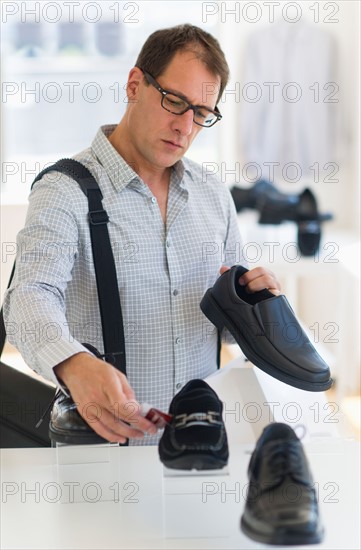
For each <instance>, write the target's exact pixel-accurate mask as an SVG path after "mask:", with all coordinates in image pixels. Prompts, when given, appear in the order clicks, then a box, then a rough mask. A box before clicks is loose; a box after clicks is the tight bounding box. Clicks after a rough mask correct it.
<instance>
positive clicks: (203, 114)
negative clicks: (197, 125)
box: [196, 109, 210, 120]
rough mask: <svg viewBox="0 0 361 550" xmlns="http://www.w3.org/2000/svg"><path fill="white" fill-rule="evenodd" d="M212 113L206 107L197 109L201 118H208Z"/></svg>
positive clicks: (197, 113)
mask: <svg viewBox="0 0 361 550" xmlns="http://www.w3.org/2000/svg"><path fill="white" fill-rule="evenodd" d="M209 115H210V112H209V111H207V110H205V109H197V110H196V117H197V118H199V119H202V120H204V119H206V118H207V117H208V116H209Z"/></svg>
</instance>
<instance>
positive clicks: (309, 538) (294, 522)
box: [241, 423, 324, 545]
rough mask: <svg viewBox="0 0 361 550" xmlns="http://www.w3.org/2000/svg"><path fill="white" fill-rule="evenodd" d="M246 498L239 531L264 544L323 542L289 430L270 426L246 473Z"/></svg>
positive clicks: (309, 484) (306, 471) (305, 468)
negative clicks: (247, 483) (247, 479)
mask: <svg viewBox="0 0 361 550" xmlns="http://www.w3.org/2000/svg"><path fill="white" fill-rule="evenodd" d="M248 478H249V485H248V492H247V497H246V503H245V508H244V512H243V515H242V517H241V529H242V531H243V532H244V534H245V535H247V536H248V537H250V538H251V539H253V540H256V541H258V542H262V543H265V544H276V545H295V544H297V545H303V544H317V543H319V542H321V541H322V539H323V535H324V531H323V527H322V524H321V520H320V516H319V510H318V502H317V497H316V491H315V487H314V482H313V479H312V474H311V471H310V467H309V464H308V461H307V458H306V455H305V452H304V450H303V447H302V444H301V442H300V440H299V439H298V437H297V436H296V434H295V433H294V431H293V430H292V428H290V426H288V425H287V424H283V423H273V424H269V425H268V426H267V427H266V428H265V429H264V430H263V432H262V435H261V437H260V438H259V440H258V441H257V444H256V448H255V450H254V451H253V454H252V457H251V460H250V463H249V467H248Z"/></svg>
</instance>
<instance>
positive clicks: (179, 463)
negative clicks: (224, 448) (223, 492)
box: [161, 454, 228, 470]
mask: <svg viewBox="0 0 361 550" xmlns="http://www.w3.org/2000/svg"><path fill="white" fill-rule="evenodd" d="M161 462H162V464H164V466H166V467H167V468H170V469H172V470H221V469H222V468H224V467H225V466H227V464H228V459H227V460H221V459H219V458H216V457H212V456H209V455H205V454H192V455H187V456H179V457H177V458H171V459H165V458H162V459H161Z"/></svg>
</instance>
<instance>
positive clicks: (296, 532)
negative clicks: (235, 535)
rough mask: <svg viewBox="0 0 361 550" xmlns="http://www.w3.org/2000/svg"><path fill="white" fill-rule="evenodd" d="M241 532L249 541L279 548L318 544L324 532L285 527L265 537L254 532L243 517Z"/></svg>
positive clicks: (263, 534)
mask: <svg viewBox="0 0 361 550" xmlns="http://www.w3.org/2000/svg"><path fill="white" fill-rule="evenodd" d="M240 526H241V531H242V532H243V533H244V534H245V535H246V536H247V537H249V538H250V539H252V540H255V541H257V542H261V543H263V544H273V545H280V546H294V545H303V544H318V543H320V542H322V541H323V537H324V530H323V529H319V530H317V531H310V530H307V529H306V528H305V530H304V531H302V530H300V529H297V528H296V527H295V528H294V529H292V527H289V526H288V527H287V529H286V528H285V529H281V528H280V529H279V530H278V531H275V532H274V533H272V535H266V534H265V533H262V532H259V531H255V530H254V529H252V527H251V526H250V525H248V523H247V522H246V520H245V519H244V517H243V516H242V517H241V522H240Z"/></svg>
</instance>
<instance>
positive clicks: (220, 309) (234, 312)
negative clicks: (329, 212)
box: [200, 265, 332, 391]
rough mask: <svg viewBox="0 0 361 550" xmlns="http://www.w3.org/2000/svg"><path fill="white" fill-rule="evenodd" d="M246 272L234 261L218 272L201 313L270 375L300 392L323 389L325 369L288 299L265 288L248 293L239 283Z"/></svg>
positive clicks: (327, 380) (327, 385) (327, 381)
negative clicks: (224, 269) (230, 266)
mask: <svg viewBox="0 0 361 550" xmlns="http://www.w3.org/2000/svg"><path fill="white" fill-rule="evenodd" d="M246 271H248V270H247V269H245V268H244V267H242V266H237V265H236V266H233V267H232V268H231V269H230V270H228V271H226V272H225V273H223V275H221V276H220V277H219V278H218V279H217V281H216V283H215V284H214V286H213V287H212V288H209V289H208V290H207V292H206V293H205V295H204V296H203V298H202V301H201V303H200V307H201V310H202V311H203V313H204V314H205V315H206V317H208V319H209V320H210V321H211V322H212V323H213V324H214V325H215V326H216V327H217V328H218V329H219V330H222V329H223V328H224V327H226V328H227V329H228V330H229V331H230V333H231V334H232V335H233V337H234V338H235V340H236V342H237V343H238V345H239V346H240V348H241V349H242V351H243V353H244V354H245V356H246V357H247V358H248V359H249V360H250V361H251V362H252V363H253V364H254V365H255V366H257V367H259V368H260V369H261V370H263V371H264V372H266V373H267V374H269V375H270V376H273V377H274V378H277V380H280V381H281V382H284V383H285V384H289V385H290V386H294V387H295V388H299V389H301V390H307V391H325V390H328V389H329V388H330V387H331V386H332V378H331V376H330V369H329V367H328V365H327V364H326V363H325V362H324V360H323V359H322V357H321V356H320V355H319V354H318V353H317V351H316V349H315V348H314V346H313V345H312V343H311V342H310V340H309V338H308V337H307V335H306V333H305V332H304V330H303V329H302V327H301V325H300V324H299V322H298V321H297V319H296V317H295V314H294V312H293V310H292V308H291V306H290V304H289V303H288V301H287V298H286V297H285V296H284V295H280V296H275V295H274V294H272V293H271V292H269V291H268V290H266V289H265V290H261V291H259V292H254V293H252V294H248V293H247V292H246V291H245V289H244V287H243V286H241V285H240V284H239V281H238V280H239V278H240V277H241V276H242V275H243V274H244V273H245V272H246Z"/></svg>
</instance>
